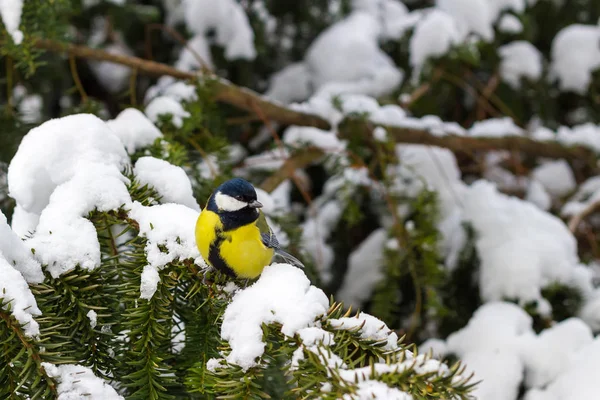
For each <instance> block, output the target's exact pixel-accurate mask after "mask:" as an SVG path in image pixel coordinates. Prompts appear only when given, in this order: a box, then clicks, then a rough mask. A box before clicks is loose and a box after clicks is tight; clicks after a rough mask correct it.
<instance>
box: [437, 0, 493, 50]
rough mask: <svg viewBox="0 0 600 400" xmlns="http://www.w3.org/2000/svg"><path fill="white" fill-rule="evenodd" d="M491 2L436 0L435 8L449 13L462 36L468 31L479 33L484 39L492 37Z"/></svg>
mask: <svg viewBox="0 0 600 400" xmlns="http://www.w3.org/2000/svg"><path fill="white" fill-rule="evenodd" d="M491 3H492V2H489V3H488V1H486V0H436V2H435V4H436V6H437V9H440V10H443V11H445V12H447V13H448V14H449V15H451V16H452V17H453V18H454V20H455V21H456V22H455V23H456V26H457V27H458V29H459V30H460V34H461V36H462V37H466V36H467V35H468V34H469V33H475V34H477V35H479V36H480V37H481V38H482V39H483V40H484V41H486V42H489V41H491V40H492V39H494V30H493V29H492V23H493V22H494V15H493V10H492V7H491V6H490V4H491Z"/></svg>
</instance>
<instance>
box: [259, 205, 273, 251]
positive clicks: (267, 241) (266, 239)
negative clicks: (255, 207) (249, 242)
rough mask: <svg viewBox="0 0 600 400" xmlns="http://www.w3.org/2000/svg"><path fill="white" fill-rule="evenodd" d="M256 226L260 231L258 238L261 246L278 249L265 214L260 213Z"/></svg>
mask: <svg viewBox="0 0 600 400" xmlns="http://www.w3.org/2000/svg"><path fill="white" fill-rule="evenodd" d="M256 226H257V227H258V230H259V231H260V237H261V239H262V242H263V244H264V245H265V246H267V247H269V248H271V249H279V241H278V240H277V238H276V237H275V234H274V233H273V231H272V230H271V227H270V226H269V224H268V223H267V218H266V217H265V214H263V213H262V212H260V213H259V215H258V220H257V221H256Z"/></svg>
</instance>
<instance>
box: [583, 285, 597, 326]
mask: <svg viewBox="0 0 600 400" xmlns="http://www.w3.org/2000/svg"><path fill="white" fill-rule="evenodd" d="M586 297H587V298H585V302H584V304H583V307H582V308H581V310H580V311H579V317H580V318H581V319H582V320H583V321H584V322H585V323H586V324H588V325H589V326H590V328H592V330H593V331H594V332H600V288H596V289H594V290H593V291H592V292H591V293H590V294H588V295H587V296H586Z"/></svg>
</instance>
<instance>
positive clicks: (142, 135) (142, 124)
mask: <svg viewBox="0 0 600 400" xmlns="http://www.w3.org/2000/svg"><path fill="white" fill-rule="evenodd" d="M106 124H107V125H108V127H109V128H110V129H111V130H112V131H113V133H114V134H115V135H117V137H118V138H119V140H120V141H121V143H122V144H123V146H125V149H126V150H127V153H129V154H133V153H135V152H136V151H137V150H140V149H142V148H144V147H147V146H150V145H151V144H152V143H154V141H155V140H156V139H157V138H159V137H162V133H161V132H160V131H159V130H158V128H157V127H156V126H155V125H154V124H153V123H152V122H151V121H150V120H149V119H148V118H147V117H146V116H145V115H144V114H143V113H142V112H141V111H140V110H138V109H135V108H126V109H125V110H123V111H121V112H120V113H119V115H117V117H116V118H115V119H112V120H109V121H106Z"/></svg>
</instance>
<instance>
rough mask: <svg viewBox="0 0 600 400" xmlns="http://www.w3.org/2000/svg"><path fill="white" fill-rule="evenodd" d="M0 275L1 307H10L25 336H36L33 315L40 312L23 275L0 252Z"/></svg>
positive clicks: (38, 332) (37, 330)
mask: <svg viewBox="0 0 600 400" xmlns="http://www.w3.org/2000/svg"><path fill="white" fill-rule="evenodd" d="M0 215H2V214H0ZM0 276H2V279H0V299H1V301H0V305H3V306H2V308H3V309H9V308H10V313H11V314H12V315H13V316H14V317H15V318H16V320H17V321H18V322H19V324H21V325H22V326H23V327H24V328H23V330H24V332H25V334H26V335H27V336H30V337H31V336H38V335H39V334H40V327H39V324H38V323H37V321H35V320H34V319H33V317H34V316H36V315H41V314H42V312H41V311H40V309H39V308H38V306H37V303H36V301H35V297H33V293H31V290H29V286H28V285H27V282H26V281H25V279H24V278H23V275H21V273H20V272H19V271H18V270H17V269H15V268H14V267H13V266H12V265H10V264H9V262H8V261H7V260H6V259H5V258H4V257H3V255H2V254H1V253H0Z"/></svg>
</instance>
